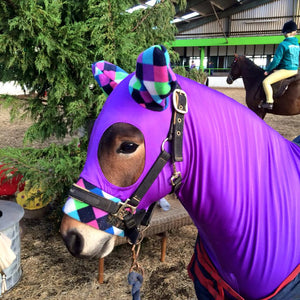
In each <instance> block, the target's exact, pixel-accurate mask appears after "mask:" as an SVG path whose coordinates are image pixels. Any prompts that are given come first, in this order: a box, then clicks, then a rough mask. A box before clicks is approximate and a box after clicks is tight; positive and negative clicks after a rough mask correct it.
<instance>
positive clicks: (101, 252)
mask: <svg viewBox="0 0 300 300" xmlns="http://www.w3.org/2000/svg"><path fill="white" fill-rule="evenodd" d="M115 240H116V239H115V237H114V236H110V237H109V238H108V239H105V240H104V241H101V242H100V243H99V245H98V246H96V248H94V249H93V250H92V251H90V252H87V253H85V252H84V251H83V252H82V253H81V254H80V256H79V257H80V258H103V257H105V256H107V255H109V254H110V253H111V252H112V251H113V249H114V246H115Z"/></svg>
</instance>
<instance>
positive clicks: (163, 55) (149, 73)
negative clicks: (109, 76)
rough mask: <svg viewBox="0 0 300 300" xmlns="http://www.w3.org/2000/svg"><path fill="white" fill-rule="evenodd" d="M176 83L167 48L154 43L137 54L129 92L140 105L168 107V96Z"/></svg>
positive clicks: (152, 107)
mask: <svg viewBox="0 0 300 300" xmlns="http://www.w3.org/2000/svg"><path fill="white" fill-rule="evenodd" d="M176 83H177V81H176V76H175V73H174V72H173V70H172V68H171V65H170V57H169V53H168V51H167V49H166V48H165V47H164V46H162V45H155V46H152V47H150V48H148V49H147V50H145V51H144V52H142V53H141V54H140V55H139V57H138V59H137V63H136V72H135V75H134V76H133V77H132V78H131V80H130V82H129V92H130V94H131V96H132V98H133V99H134V100H135V101H136V102H138V103H139V104H141V105H142V106H145V107H146V108H148V109H151V110H158V111H161V110H164V109H165V108H167V107H168V104H169V98H168V96H169V95H170V94H171V93H172V92H173V91H174V89H175V88H176Z"/></svg>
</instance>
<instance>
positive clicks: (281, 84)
mask: <svg viewBox="0 0 300 300" xmlns="http://www.w3.org/2000/svg"><path fill="white" fill-rule="evenodd" d="M297 80H300V74H299V73H298V74H296V75H294V76H292V77H289V78H286V79H283V80H280V81H278V82H275V83H274V84H272V88H273V98H274V99H275V98H280V97H281V96H282V95H283V94H284V93H285V92H286V90H287V89H288V87H289V85H290V84H291V83H293V82H294V81H297ZM260 96H261V97H260V99H263V102H265V101H266V95H265V92H264V89H263V87H262V85H261V88H260Z"/></svg>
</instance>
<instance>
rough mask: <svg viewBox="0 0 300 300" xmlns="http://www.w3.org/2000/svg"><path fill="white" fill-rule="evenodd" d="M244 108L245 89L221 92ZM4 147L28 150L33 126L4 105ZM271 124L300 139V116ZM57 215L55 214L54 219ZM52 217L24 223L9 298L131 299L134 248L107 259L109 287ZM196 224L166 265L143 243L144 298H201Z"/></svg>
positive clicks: (271, 118) (182, 233)
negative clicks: (193, 270) (192, 265)
mask: <svg viewBox="0 0 300 300" xmlns="http://www.w3.org/2000/svg"><path fill="white" fill-rule="evenodd" d="M218 90H219V91H221V92H223V93H224V94H226V95H228V96H230V97H232V98H234V99H235V100H237V101H239V102H241V103H243V104H244V98H245V92H244V90H243V89H218ZM0 120H1V123H0V124H1V125H0V126H1V130H0V147H5V146H14V147H20V146H21V145H22V138H23V135H24V131H25V130H26V128H27V127H28V126H29V125H30V121H29V120H27V121H23V120H22V121H16V122H14V123H13V124H11V123H10V122H9V116H8V112H7V111H5V110H4V109H3V108H1V106H0ZM265 121H266V122H267V123H268V124H269V125H270V126H271V127H273V128H274V129H275V130H277V131H278V132H279V133H280V134H282V135H283V136H284V137H286V138H287V139H289V140H292V139H294V138H295V137H296V136H298V135H299V134H300V115H298V116H289V117H287V116H275V115H270V114H269V115H267V116H266V118H265ZM50 215H51V214H50ZM51 220H52V219H51V216H49V215H48V216H46V217H44V218H42V219H34V220H32V219H23V220H22V228H23V234H22V240H21V263H22V270H23V275H22V277H21V280H20V282H19V283H18V284H17V285H15V287H13V288H12V289H11V290H10V291H9V292H7V293H5V294H4V295H3V297H2V298H3V299H5V300H8V299H9V300H17V299H30V300H31V299H76V300H77V299H86V300H92V299H107V300H110V299H118V300H122V299H128V300H129V299H131V295H130V289H131V288H130V286H129V285H128V283H127V274H128V270H129V267H130V262H131V250H130V246H128V245H121V246H118V247H117V248H116V249H114V251H113V252H112V253H111V254H110V255H109V256H108V257H107V258H105V273H104V284H102V285H100V284H98V282H97V280H98V260H97V259H90V260H80V259H76V258H74V257H72V256H71V255H70V254H69V253H68V251H67V249H66V248H65V246H64V244H63V242H62V240H61V237H60V235H59V233H58V228H57V227H56V224H53V222H52V221H51ZM196 234H197V232H196V229H195V227H194V226H193V225H189V226H184V227H182V228H180V229H178V230H172V231H171V232H169V235H168V244H167V256H166V261H165V262H163V263H162V262H160V238H159V237H158V236H153V237H151V238H147V239H145V240H144V241H143V244H142V249H141V253H140V263H141V265H142V266H143V268H144V270H145V276H144V283H143V286H142V299H147V300H148V299H149V300H152V299H153V300H158V299H162V300H163V299H165V300H167V299H168V300H173V299H174V300H175V299H177V300H179V299H180V300H183V299H189V300H192V299H196V296H195V293H194V288H193V284H192V282H191V280H190V279H189V278H188V275H187V271H186V267H187V265H188V263H189V260H190V258H191V256H192V253H193V246H194V242H195V238H196ZM0 298H1V297H0Z"/></svg>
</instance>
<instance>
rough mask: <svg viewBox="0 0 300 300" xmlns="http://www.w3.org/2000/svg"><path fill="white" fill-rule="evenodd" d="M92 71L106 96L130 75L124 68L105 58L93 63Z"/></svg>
mask: <svg viewBox="0 0 300 300" xmlns="http://www.w3.org/2000/svg"><path fill="white" fill-rule="evenodd" d="M92 72H93V75H94V78H95V79H96V81H97V83H98V84H99V86H100V87H101V89H102V91H103V92H104V94H105V95H106V96H108V95H109V94H110V93H111V92H112V91H113V89H114V88H115V87H116V86H117V85H118V84H119V83H120V82H121V81H122V80H123V79H124V78H126V77H127V76H128V73H127V72H125V71H124V70H123V69H121V68H120V67H118V66H116V65H114V64H112V63H109V62H107V61H105V60H101V61H98V62H95V63H93V64H92Z"/></svg>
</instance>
